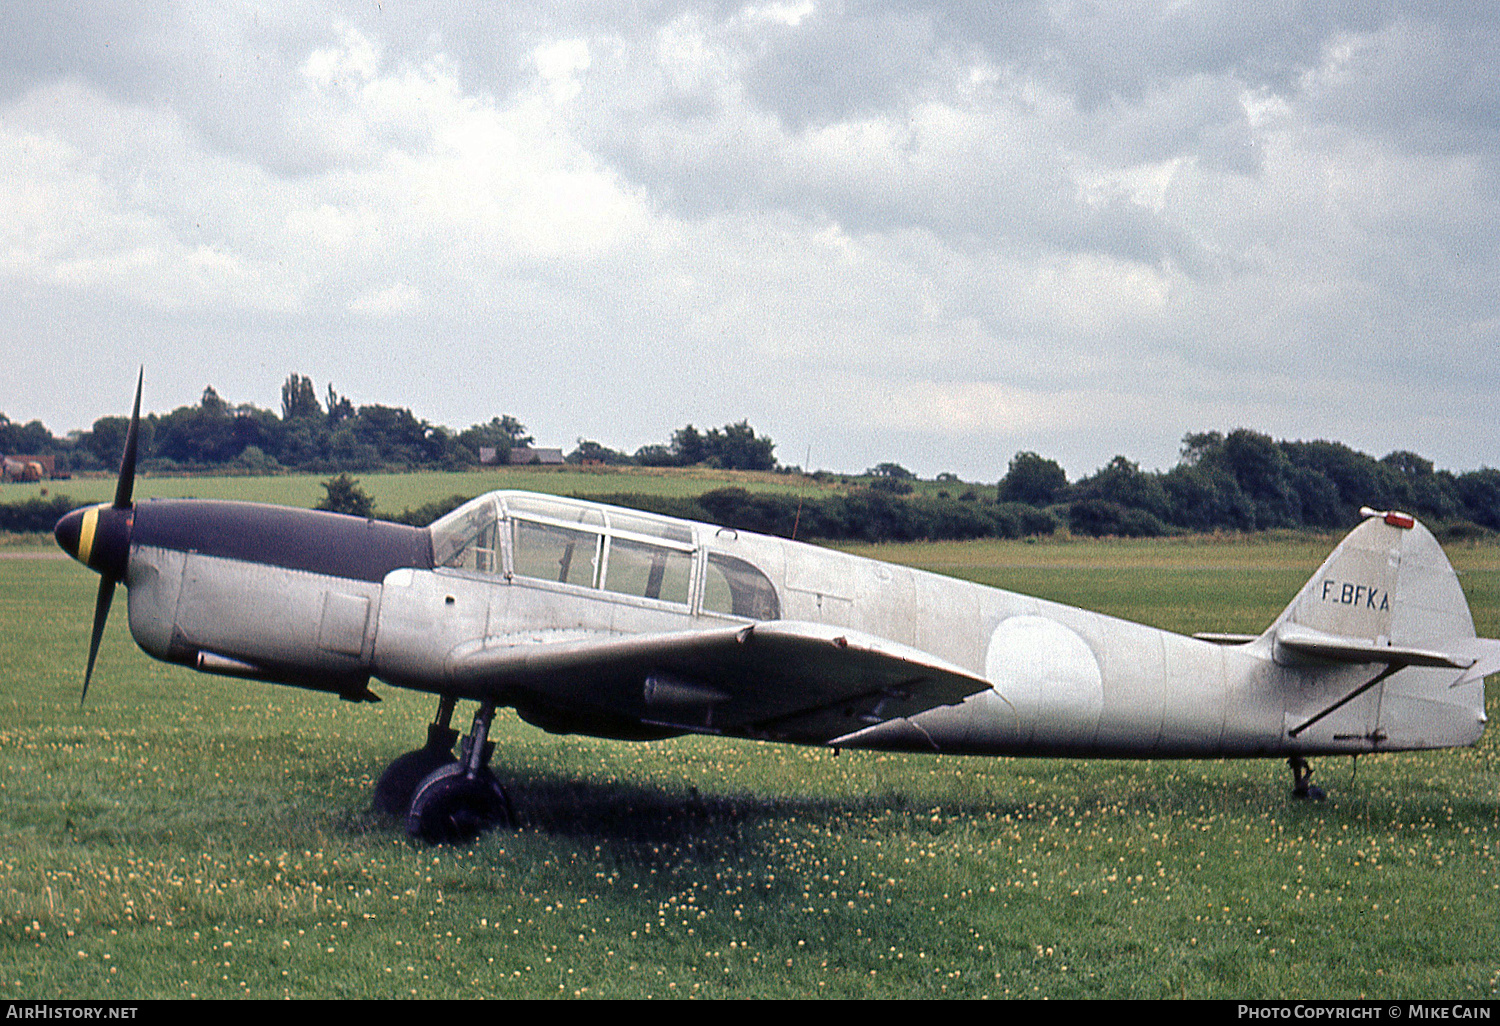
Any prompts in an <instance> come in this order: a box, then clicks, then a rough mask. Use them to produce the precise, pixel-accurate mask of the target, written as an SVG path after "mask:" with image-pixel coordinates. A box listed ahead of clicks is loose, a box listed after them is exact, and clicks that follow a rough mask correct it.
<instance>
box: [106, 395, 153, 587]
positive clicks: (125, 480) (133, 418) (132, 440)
mask: <svg viewBox="0 0 1500 1026" xmlns="http://www.w3.org/2000/svg"><path fill="white" fill-rule="evenodd" d="M145 380H146V368H144V367H142V368H141V371H140V374H139V375H138V376H137V377H136V379H135V409H133V410H131V411H130V430H129V431H128V432H127V433H126V435H125V454H124V455H123V456H121V457H120V480H119V483H118V484H116V485H115V509H129V508H130V495H131V493H132V492H134V491H135V450H136V443H137V441H138V439H139V438H140V433H141V384H142V383H143V382H144V381H145ZM106 608H107V607H106Z"/></svg>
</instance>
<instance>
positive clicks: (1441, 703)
mask: <svg viewBox="0 0 1500 1026" xmlns="http://www.w3.org/2000/svg"><path fill="white" fill-rule="evenodd" d="M1363 512H1364V513H1365V521H1364V522H1363V523H1362V524H1360V525H1359V526H1358V527H1356V528H1355V529H1354V530H1353V531H1351V532H1350V533H1349V535H1348V536H1347V537H1346V538H1345V539H1344V540H1343V541H1342V542H1341V543H1340V544H1339V546H1338V548H1336V549H1334V550H1333V553H1332V554H1331V555H1330V556H1329V557H1328V558H1327V559H1326V560H1324V562H1323V565H1322V566H1321V567H1319V568H1318V571H1317V573H1315V574H1313V576H1312V579H1311V580H1309V581H1308V582H1307V584H1306V585H1304V586H1303V588H1302V590H1301V591H1300V592H1298V593H1297V597H1296V598H1294V599H1293V600H1292V602H1291V604H1290V605H1288V606H1287V607H1286V609H1285V610H1284V611H1283V612H1282V614H1281V615H1280V616H1279V617H1277V619H1276V622H1275V623H1274V624H1272V625H1271V627H1270V629H1269V630H1267V631H1266V633H1265V635H1263V636H1262V637H1263V639H1264V640H1265V641H1268V642H1269V647H1270V651H1271V653H1272V655H1273V657H1274V658H1275V659H1276V661H1277V662H1278V663H1281V664H1282V665H1284V666H1287V667H1289V669H1291V670H1293V672H1296V671H1297V669H1298V668H1300V673H1298V674H1297V676H1296V677H1295V678H1291V679H1294V680H1296V681H1298V683H1297V684H1296V685H1295V686H1293V687H1291V688H1290V690H1289V691H1288V692H1287V694H1286V702H1287V704H1286V722H1287V736H1288V738H1289V739H1291V740H1293V741H1296V742H1298V743H1300V744H1302V745H1305V746H1307V749H1308V750H1316V749H1322V750H1350V746H1354V748H1363V749H1364V750H1370V749H1372V748H1374V749H1385V750H1391V749H1401V748H1436V747H1448V746H1451V745H1464V744H1473V743H1474V742H1475V741H1477V740H1478V739H1479V735H1480V733H1481V732H1482V731H1483V729H1484V718H1485V717H1484V675H1485V674H1486V673H1489V672H1492V671H1495V670H1497V669H1500V642H1497V641H1490V640H1488V639H1484V638H1476V637H1475V635H1474V619H1473V617H1472V616H1471V615H1470V613H1469V603H1468V601H1467V600H1466V599H1465V598H1464V593H1463V588H1462V587H1460V586H1459V583H1458V575H1457V574H1455V573H1454V571H1453V567H1452V565H1451V564H1450V563H1449V562H1448V557H1447V556H1446V555H1444V554H1443V550H1442V547H1441V546H1440V545H1439V544H1438V542H1437V539H1436V538H1434V537H1433V536H1432V534H1431V532H1429V531H1428V530H1427V529H1426V528H1425V527H1423V526H1422V525H1421V524H1419V523H1417V522H1416V520H1415V519H1414V518H1412V517H1410V516H1408V515H1407V514H1405V513H1380V512H1376V511H1375V510H1368V509H1367V510H1364V511H1363Z"/></svg>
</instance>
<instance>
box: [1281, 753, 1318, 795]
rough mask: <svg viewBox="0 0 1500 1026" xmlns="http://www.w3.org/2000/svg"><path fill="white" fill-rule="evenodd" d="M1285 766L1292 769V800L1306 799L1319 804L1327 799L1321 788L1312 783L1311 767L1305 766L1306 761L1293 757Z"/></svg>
mask: <svg viewBox="0 0 1500 1026" xmlns="http://www.w3.org/2000/svg"><path fill="white" fill-rule="evenodd" d="M1286 764H1287V765H1288V766H1290V767H1291V768H1292V797H1293V798H1307V799H1311V800H1312V801H1315V802H1320V801H1322V800H1323V799H1324V798H1327V797H1328V795H1327V793H1326V792H1325V791H1324V790H1323V789H1322V788H1321V787H1319V786H1318V785H1316V784H1314V783H1313V782H1312V767H1311V766H1309V765H1308V764H1307V760H1306V759H1304V758H1302V756H1300V755H1294V756H1292V757H1291V758H1290V759H1288V760H1287V761H1286Z"/></svg>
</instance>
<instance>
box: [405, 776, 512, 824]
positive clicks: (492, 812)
mask: <svg viewBox="0 0 1500 1026" xmlns="http://www.w3.org/2000/svg"><path fill="white" fill-rule="evenodd" d="M509 822H510V802H509V801H508V800H507V799H506V797H505V791H504V790H503V789H502V788H501V787H500V784H499V782H498V781H497V780H496V779H495V777H494V775H493V774H492V773H490V771H489V770H488V769H483V770H480V771H479V773H478V775H477V776H473V777H470V776H467V775H466V774H465V770H464V767H463V765H462V764H460V763H457V762H455V763H453V764H451V765H448V766H442V767H439V768H438V769H436V770H434V771H433V772H432V773H430V774H428V776H427V778H426V779H425V780H423V781H422V784H421V786H420V787H418V788H417V793H416V794H415V795H414V796H413V797H412V800H411V810H410V811H409V812H408V813H407V816H406V832H407V833H408V834H410V835H411V836H412V837H415V838H418V839H419V840H423V841H426V842H427V843H428V844H451V843H455V842H463V841H470V840H473V839H474V838H475V837H477V836H478V835H479V834H480V833H481V832H482V831H484V830H486V829H488V828H489V827H492V826H496V825H499V824H508V823H509Z"/></svg>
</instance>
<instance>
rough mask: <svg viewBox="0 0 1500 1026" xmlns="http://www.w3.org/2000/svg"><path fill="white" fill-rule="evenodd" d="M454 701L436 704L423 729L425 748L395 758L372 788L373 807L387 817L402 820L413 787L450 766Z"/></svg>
mask: <svg viewBox="0 0 1500 1026" xmlns="http://www.w3.org/2000/svg"><path fill="white" fill-rule="evenodd" d="M454 704H455V703H454V700H453V698H452V697H451V696H449V695H444V696H443V698H442V701H441V702H439V703H438V711H437V716H436V717H434V719H433V721H432V722H431V723H429V724H428V725H427V744H425V745H423V746H422V747H421V748H418V749H415V750H414V751H410V752H407V753H406V754H405V755H401V756H398V757H397V758H396V759H395V760H394V761H392V762H391V764H390V765H389V766H387V767H386V768H385V772H384V773H382V774H381V775H380V781H379V782H378V783H377V784H376V785H375V800H374V803H373V804H374V807H375V811H376V812H383V813H385V814H386V815H387V816H405V815H406V811H407V810H408V809H409V808H411V800H412V796H413V795H414V794H416V792H417V787H418V785H420V784H421V783H422V780H423V779H424V778H426V777H427V776H428V775H429V774H430V773H432V771H433V770H436V769H439V768H441V767H443V766H446V765H448V764H449V763H451V762H453V742H455V741H457V740H458V731H456V730H454V729H453V728H452V727H450V726H449V725H448V724H449V722H450V721H451V720H452V719H453V706H454Z"/></svg>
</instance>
